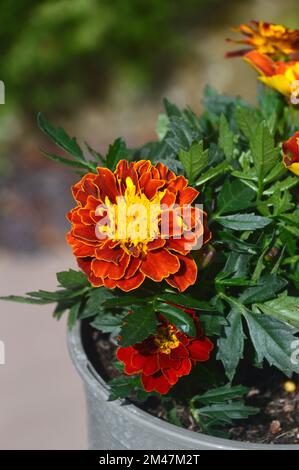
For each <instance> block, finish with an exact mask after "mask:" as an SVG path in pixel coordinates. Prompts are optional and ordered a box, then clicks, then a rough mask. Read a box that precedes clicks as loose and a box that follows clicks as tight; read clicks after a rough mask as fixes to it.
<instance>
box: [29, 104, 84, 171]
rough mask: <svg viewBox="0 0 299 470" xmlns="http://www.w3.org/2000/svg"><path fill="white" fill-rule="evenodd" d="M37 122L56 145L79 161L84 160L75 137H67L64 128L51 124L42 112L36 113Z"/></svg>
mask: <svg viewBox="0 0 299 470" xmlns="http://www.w3.org/2000/svg"><path fill="white" fill-rule="evenodd" d="M37 124H38V127H39V128H40V129H41V130H42V131H44V132H45V133H46V134H47V135H48V136H49V137H50V138H51V139H52V140H53V142H54V143H55V144H56V145H58V146H59V147H60V148H62V149H63V150H65V151H66V152H68V153H69V154H71V155H73V156H74V157H75V158H76V159H77V160H80V161H81V162H84V161H85V159H84V155H83V152H82V150H81V148H80V147H79V145H78V144H77V141H76V139H75V138H74V137H73V138H71V137H69V135H68V134H67V133H66V132H65V130H64V129H61V128H60V127H57V128H55V127H54V126H52V125H51V124H50V123H49V122H48V121H47V120H46V118H45V116H44V115H43V114H42V113H38V115H37Z"/></svg>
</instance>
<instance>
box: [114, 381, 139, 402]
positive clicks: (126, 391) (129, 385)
mask: <svg viewBox="0 0 299 470" xmlns="http://www.w3.org/2000/svg"><path fill="white" fill-rule="evenodd" d="M108 385H109V387H110V395H109V399H108V401H113V400H117V399H122V398H127V397H128V396H129V395H131V393H132V391H133V390H134V388H135V387H136V386H140V377H139V376H136V375H133V376H132V375H131V376H129V375H120V376H119V377H115V378H114V379H112V380H110V381H109V382H108Z"/></svg>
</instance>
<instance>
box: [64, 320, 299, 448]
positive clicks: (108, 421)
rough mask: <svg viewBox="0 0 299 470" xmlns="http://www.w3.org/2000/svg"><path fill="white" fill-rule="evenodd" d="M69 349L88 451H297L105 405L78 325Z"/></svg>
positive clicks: (104, 388)
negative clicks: (82, 398) (82, 396)
mask: <svg viewBox="0 0 299 470" xmlns="http://www.w3.org/2000/svg"><path fill="white" fill-rule="evenodd" d="M68 347H69V351H70V355H71V358H72V361H73V363H74V365H75V367H76V369H77V371H78V373H79V375H80V376H81V378H82V381H83V384H84V388H85V393H86V400H87V415H88V436H89V448H90V449H94V450H124V449H126V450H128V449H129V450H137V449H142V450H156V449H157V450H213V449H214V450H241V449H251V450H262V449H267V450H269V449H285V450H299V445H275V446H274V445H273V446H271V445H268V444H248V443H245V442H237V441H232V440H228V439H220V438H217V437H211V436H206V435H204V434H199V433H195V432H192V431H188V430H187V429H182V428H179V427H177V426H174V425H172V424H169V423H166V422H164V421H162V420H160V419H158V418H155V417H153V416H151V415H150V414H148V413H145V412H144V411H142V410H140V409H139V408H137V407H136V406H134V405H132V404H126V403H124V402H122V401H120V400H116V401H113V402H108V401H107V398H108V395H109V391H108V386H107V384H106V383H105V381H104V380H103V379H102V377H100V375H99V374H98V373H97V372H96V371H95V370H94V368H93V366H92V365H91V363H90V361H89V359H88V357H87V355H86V353H85V351H84V349H83V345H82V340H81V328H80V324H78V325H76V327H75V328H73V330H72V331H71V332H69V333H68Z"/></svg>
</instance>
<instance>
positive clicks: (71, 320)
mask: <svg viewBox="0 0 299 470" xmlns="http://www.w3.org/2000/svg"><path fill="white" fill-rule="evenodd" d="M80 306H81V303H80V302H78V303H77V304H74V305H73V306H72V307H71V309H70V311H69V315H68V319H67V326H68V328H69V330H71V329H72V328H73V327H74V326H75V324H76V321H77V318H78V316H79V311H80Z"/></svg>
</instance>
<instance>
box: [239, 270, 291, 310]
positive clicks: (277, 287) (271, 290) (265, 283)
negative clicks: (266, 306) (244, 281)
mask: <svg viewBox="0 0 299 470" xmlns="http://www.w3.org/2000/svg"><path fill="white" fill-rule="evenodd" d="M286 285H287V281H286V280H285V279H282V278H280V277H278V276H276V275H275V274H266V275H265V276H262V277H261V278H260V280H259V282H258V285H257V286H256V287H250V288H249V289H246V290H245V291H244V292H243V293H242V294H241V296H240V297H239V301H240V302H241V303H243V304H245V305H247V304H250V303H256V302H265V301H266V300H270V299H273V298H274V297H275V296H276V294H277V293H278V292H280V291H281V290H282V289H283V288H284V287H285V286H286Z"/></svg>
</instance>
